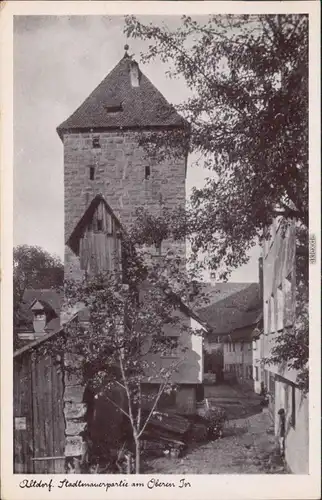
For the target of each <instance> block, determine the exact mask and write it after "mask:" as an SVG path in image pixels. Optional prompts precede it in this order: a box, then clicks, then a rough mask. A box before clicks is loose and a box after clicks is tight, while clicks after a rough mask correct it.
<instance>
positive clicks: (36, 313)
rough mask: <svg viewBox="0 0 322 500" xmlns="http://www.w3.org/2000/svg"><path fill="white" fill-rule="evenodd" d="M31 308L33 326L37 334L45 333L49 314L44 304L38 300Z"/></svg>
mask: <svg viewBox="0 0 322 500" xmlns="http://www.w3.org/2000/svg"><path fill="white" fill-rule="evenodd" d="M31 310H32V312H33V327H34V332H35V334H44V333H45V327H46V324H47V315H46V311H45V308H44V306H43V305H42V304H41V303H40V302H39V301H37V302H36V303H35V304H34V305H33V307H32V308H31Z"/></svg>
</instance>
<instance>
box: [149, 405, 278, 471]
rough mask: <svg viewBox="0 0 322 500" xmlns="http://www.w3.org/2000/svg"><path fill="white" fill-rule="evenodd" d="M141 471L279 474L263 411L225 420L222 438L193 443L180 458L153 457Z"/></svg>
mask: <svg viewBox="0 0 322 500" xmlns="http://www.w3.org/2000/svg"><path fill="white" fill-rule="evenodd" d="M146 465H147V467H146V470H145V471H144V472H146V473H149V472H156V473H159V474H283V473H285V470H284V466H283V463H282V461H281V459H280V457H279V455H278V453H276V441H275V438H274V433H273V429H272V422H271V419H270V417H269V415H268V413H267V410H264V411H263V412H260V413H257V414H255V415H251V416H248V417H246V418H245V417H244V418H240V419H236V420H229V421H228V422H227V424H226V426H225V429H224V434H223V437H222V438H221V439H219V440H217V441H214V442H208V443H206V444H201V445H197V446H196V447H195V448H194V449H191V450H189V451H188V452H187V454H186V455H185V456H184V457H182V458H178V459H175V458H167V457H164V458H163V457H162V458H157V459H154V460H150V461H149V462H148V464H146Z"/></svg>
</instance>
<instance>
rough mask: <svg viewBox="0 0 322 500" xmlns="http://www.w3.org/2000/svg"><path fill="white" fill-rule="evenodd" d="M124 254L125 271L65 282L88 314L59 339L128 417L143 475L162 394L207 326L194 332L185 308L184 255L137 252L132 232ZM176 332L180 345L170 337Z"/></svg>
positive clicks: (75, 366)
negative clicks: (144, 449)
mask: <svg viewBox="0 0 322 500" xmlns="http://www.w3.org/2000/svg"><path fill="white" fill-rule="evenodd" d="M154 227H155V228H156V227H158V225H157V224H155V225H154ZM141 231H142V234H143V225H141ZM149 232H150V230H149ZM123 252H124V254H125V257H124V259H123V262H124V263H125V269H123V271H122V272H106V273H100V274H97V275H93V276H87V277H85V278H84V280H83V281H82V282H75V281H69V282H66V283H65V299H66V307H67V308H70V307H74V306H75V305H76V304H80V305H81V306H82V307H83V308H85V310H86V311H87V313H86V314H87V319H86V321H76V322H75V321H71V322H70V323H69V324H67V325H66V327H65V336H64V338H63V343H62V344H61V345H60V344H59V343H57V342H56V343H55V346H54V349H56V350H57V349H58V350H59V351H60V350H61V349H63V351H64V353H65V354H66V353H68V354H70V355H72V356H76V358H77V359H78V362H77V363H72V366H70V367H69V369H70V370H71V371H72V373H74V374H76V375H77V377H80V378H81V380H82V381H83V385H84V386H90V387H91V389H92V391H93V392H94V393H95V394H100V395H102V396H104V397H105V398H106V399H108V400H109V401H110V402H111V404H113V405H114V406H116V407H117V408H118V410H119V411H120V412H121V413H122V414H123V415H124V416H125V417H126V419H127V420H128V423H129V424H130V428H131V432H132V436H133V442H134V445H135V463H136V473H139V472H140V444H141V440H142V436H143V435H144V431H145V430H146V427H147V425H148V423H149V421H150V419H151V417H152V415H153V413H154V411H155V410H156V408H157V405H158V403H159V401H160V398H161V397H162V395H163V394H165V393H167V392H169V391H171V390H173V389H174V388H175V387H176V382H175V373H176V372H177V371H178V370H180V367H181V365H182V363H184V362H185V355H186V352H187V350H188V349H189V344H190V346H191V335H192V334H193V333H194V334H197V335H198V334H201V331H196V330H192V328H191V326H190V321H187V316H186V314H185V313H184V311H185V310H186V309H185V306H184V303H185V302H186V301H188V300H189V298H190V296H191V280H190V277H189V275H188V274H187V273H186V272H185V271H184V270H183V266H182V264H181V262H179V261H178V258H177V257H176V256H175V255H174V254H173V253H172V252H171V251H170V250H169V251H168V252H167V253H166V254H165V255H162V257H160V256H156V257H154V258H152V259H151V258H147V255H146V251H145V250H142V249H141V250H140V249H135V250H134V247H133V242H132V241H131V239H130V238H129V237H127V236H124V238H123ZM165 330H166V331H165ZM169 330H170V331H171V332H173V335H174V336H178V337H177V338H178V342H176V339H175V338H174V337H173V336H169V335H167V331H168V332H169ZM174 351H175V356H174V357H173V354H174ZM165 355H166V356H167V357H164V358H162V356H165ZM149 382H154V383H157V384H158V390H157V392H156V393H155V394H153V395H152V396H151V397H150V400H149V401H148V406H149V409H148V411H147V412H145V411H144V408H145V404H146V402H147V401H146V398H147V397H146V395H145V394H144V391H143V389H142V386H143V384H145V383H149ZM115 387H118V388H119V389H120V391H122V392H123V394H124V396H125V400H126V404H125V405H123V404H122V403H120V401H116V400H115V398H114V399H113V397H112V396H111V394H112V393H111V390H112V389H113V388H115Z"/></svg>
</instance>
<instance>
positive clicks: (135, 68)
mask: <svg viewBox="0 0 322 500" xmlns="http://www.w3.org/2000/svg"><path fill="white" fill-rule="evenodd" d="M139 73H140V72H139V65H138V63H137V62H136V61H131V62H130V77H131V85H132V87H138V86H139V85H140V74H139Z"/></svg>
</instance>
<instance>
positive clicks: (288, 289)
mask: <svg viewBox="0 0 322 500" xmlns="http://www.w3.org/2000/svg"><path fill="white" fill-rule="evenodd" d="M283 293H284V325H285V326H292V324H293V320H294V302H293V293H292V274H289V275H288V276H287V278H285V279H284V281H283Z"/></svg>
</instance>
